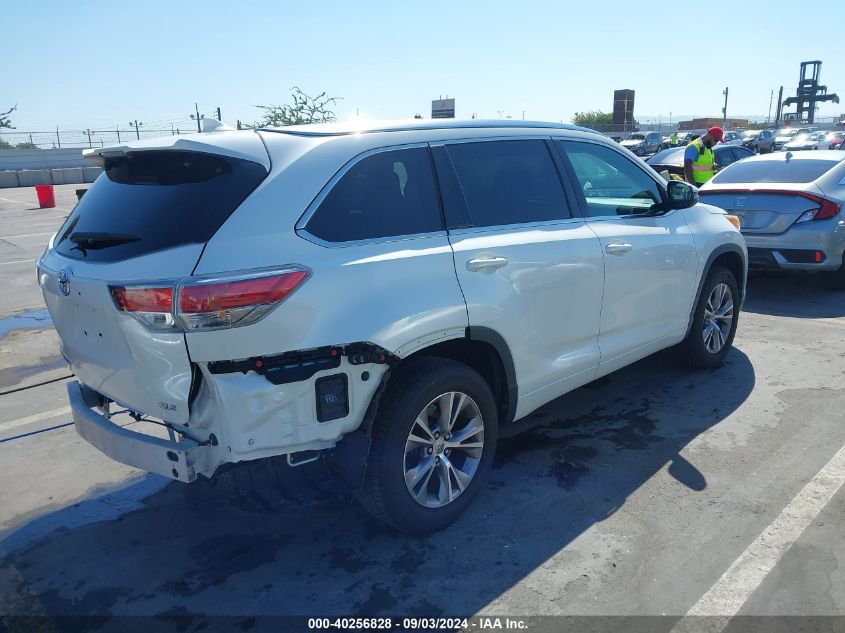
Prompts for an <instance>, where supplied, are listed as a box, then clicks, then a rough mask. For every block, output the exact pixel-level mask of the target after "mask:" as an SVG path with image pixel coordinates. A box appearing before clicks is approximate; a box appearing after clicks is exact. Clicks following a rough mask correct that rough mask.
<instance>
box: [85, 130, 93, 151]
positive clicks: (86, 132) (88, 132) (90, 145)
mask: <svg viewBox="0 0 845 633" xmlns="http://www.w3.org/2000/svg"><path fill="white" fill-rule="evenodd" d="M83 134H85V136H87V137H88V147H94V146H93V145H92V144H91V130H90V129H88V130H85V132H83Z"/></svg>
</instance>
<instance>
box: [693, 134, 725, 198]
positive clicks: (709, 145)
mask: <svg viewBox="0 0 845 633" xmlns="http://www.w3.org/2000/svg"><path fill="white" fill-rule="evenodd" d="M723 138H724V134H723V132H722V128H720V127H711V128H708V129H707V132H705V133H704V134H703V135H701V136H700V137H698V138H697V139H695V140H694V141H693V142H692V143H690V144H689V145H687V148H686V149H685V150H684V179H685V180H686V181H687V182H688V183H689V184H691V185H695V186H696V187H700V186H701V185H703V184H704V183H705V182H707V181H708V180H710V179H711V178H712V177H713V174H714V173H715V159H714V156H713V146H714V145H716V143H720V142H721V141H722V139H723Z"/></svg>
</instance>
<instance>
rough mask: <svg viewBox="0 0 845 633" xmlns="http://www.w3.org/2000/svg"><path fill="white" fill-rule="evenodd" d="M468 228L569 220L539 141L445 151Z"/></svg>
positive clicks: (559, 186)
mask: <svg viewBox="0 0 845 633" xmlns="http://www.w3.org/2000/svg"><path fill="white" fill-rule="evenodd" d="M446 149H447V152H448V154H449V158H450V159H451V162H452V166H453V167H454V170H455V175H456V176H457V180H458V184H459V186H460V189H461V192H462V193H463V196H464V198H465V200H466V203H467V207H468V209H469V215H470V222H471V224H472V226H477V227H483V226H503V225H508V224H523V223H529V222H548V221H555V220H561V219H565V218H570V217H572V215H571V213H570V210H569V206H568V205H567V203H566V198H565V197H564V193H563V185H562V184H561V182H560V176H559V175H558V172H557V168H556V167H555V164H554V161H553V159H552V156H551V154H550V153H549V148H548V147H547V146H546V143H545V142H544V141H542V140H533V139H532V140H528V139H526V140H514V141H484V142H477V143H455V144H450V145H447V146H446Z"/></svg>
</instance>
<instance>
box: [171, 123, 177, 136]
mask: <svg viewBox="0 0 845 633" xmlns="http://www.w3.org/2000/svg"><path fill="white" fill-rule="evenodd" d="M170 136H176V132H175V131H174V130H173V124H172V123H171V124H170Z"/></svg>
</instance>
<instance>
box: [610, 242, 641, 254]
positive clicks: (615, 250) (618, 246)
mask: <svg viewBox="0 0 845 633" xmlns="http://www.w3.org/2000/svg"><path fill="white" fill-rule="evenodd" d="M633 248H634V247H633V246H631V245H630V244H627V243H625V242H618V241H617V242H611V243H610V244H608V245H607V246H605V247H604V252H605V253H607V254H608V255H624V254H625V253H630V252H631V250H632V249H633Z"/></svg>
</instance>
